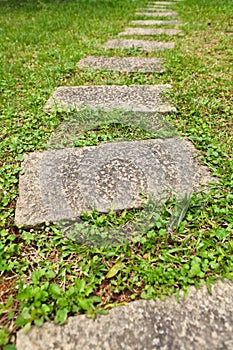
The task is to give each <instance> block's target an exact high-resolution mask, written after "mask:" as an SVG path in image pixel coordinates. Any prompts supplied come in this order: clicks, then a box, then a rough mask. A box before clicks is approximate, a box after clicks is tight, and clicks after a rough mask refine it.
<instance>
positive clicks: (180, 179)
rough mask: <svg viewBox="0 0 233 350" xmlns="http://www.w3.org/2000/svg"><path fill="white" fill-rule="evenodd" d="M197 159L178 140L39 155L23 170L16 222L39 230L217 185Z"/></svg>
mask: <svg viewBox="0 0 233 350" xmlns="http://www.w3.org/2000/svg"><path fill="white" fill-rule="evenodd" d="M194 155H195V149H194V148H193V146H192V144H191V143H189V142H187V141H184V140H178V139H175V138H168V139H164V140H163V139H154V140H143V141H122V142H117V143H106V144H102V145H99V146H91V147H82V148H66V149H56V150H52V151H44V152H43V153H39V152H33V153H31V154H29V155H27V156H26V157H25V161H24V162H23V164H22V167H23V170H24V174H23V175H21V176H20V181H19V200H18V202H17V206H16V215H15V222H16V224H17V225H19V224H20V225H23V226H35V225H37V224H40V223H42V222H46V221H50V222H58V221H60V220H64V219H74V218H77V217H78V216H79V215H80V214H81V212H85V211H87V210H93V209H94V208H96V209H97V210H98V211H99V212H108V211H110V210H111V209H113V208H114V210H122V209H129V208H133V207H141V206H142V203H143V198H142V197H141V193H144V195H145V196H151V197H152V198H153V199H154V200H158V201H160V200H161V199H162V198H165V197H166V198H167V196H170V195H171V194H172V193H173V194H177V195H178V196H184V195H185V194H186V193H190V192H191V191H192V190H193V189H194V190H195V189H197V188H198V183H199V182H200V181H201V182H204V183H207V182H209V181H211V180H212V179H211V178H210V176H209V173H208V172H207V170H206V168H204V167H200V166H199V165H198V163H197V161H196V160H194ZM29 186H30V188H29ZM28 191H29V192H28ZM144 198H145V197H144Z"/></svg>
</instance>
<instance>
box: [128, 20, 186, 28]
mask: <svg viewBox="0 0 233 350" xmlns="http://www.w3.org/2000/svg"><path fill="white" fill-rule="evenodd" d="M130 24H132V25H141V26H163V25H171V26H173V25H180V24H181V21H177V20H170V21H169V20H155V19H138V20H135V21H131V22H130Z"/></svg>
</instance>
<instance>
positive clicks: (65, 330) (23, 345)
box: [16, 280, 233, 350]
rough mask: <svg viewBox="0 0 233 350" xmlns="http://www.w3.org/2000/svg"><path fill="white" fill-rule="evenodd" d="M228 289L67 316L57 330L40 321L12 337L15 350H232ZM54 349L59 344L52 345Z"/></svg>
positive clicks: (232, 293) (232, 292)
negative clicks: (14, 340)
mask: <svg viewBox="0 0 233 350" xmlns="http://www.w3.org/2000/svg"><path fill="white" fill-rule="evenodd" d="M232 305H233V284H232V282H230V281H228V280H225V283H223V282H220V281H219V282H218V283H216V284H213V285H212V293H211V294H210V293H209V291H208V289H207V287H206V286H203V287H201V288H200V289H199V290H198V291H196V289H195V288H194V287H190V288H189V294H188V297H187V298H186V299H185V298H184V297H183V293H181V297H180V299H179V302H178V301H177V300H176V298H175V297H174V296H173V297H166V298H165V300H160V299H159V298H157V299H156V301H154V300H137V301H133V302H130V303H129V304H128V305H127V306H118V307H115V308H113V309H112V310H110V311H109V314H108V315H97V317H96V318H94V319H91V318H87V317H86V316H85V315H79V316H74V317H69V318H68V322H67V323H66V324H65V325H63V326H58V325H55V324H54V323H52V322H46V323H45V324H44V325H43V326H42V327H35V326H33V327H31V329H30V330H29V332H28V333H25V332H23V331H22V330H21V331H19V332H18V333H17V341H16V346H17V350H29V349H32V350H58V349H59V350H67V349H69V350H78V349H82V350H93V349H95V350H104V349H106V350H107V349H114V350H122V349H132V350H139V349H146V350H156V349H157V350H159V349H164V350H182V349H186V350H199V349H202V350H210V349H211V350H220V349H222V350H223V349H224V350H232V349H233V337H232V334H233V308H232ZM58 344H59V345H58Z"/></svg>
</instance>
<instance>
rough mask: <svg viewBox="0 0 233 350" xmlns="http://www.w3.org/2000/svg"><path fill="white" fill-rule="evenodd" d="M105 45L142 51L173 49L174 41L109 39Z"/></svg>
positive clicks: (112, 47) (110, 47)
mask: <svg viewBox="0 0 233 350" xmlns="http://www.w3.org/2000/svg"><path fill="white" fill-rule="evenodd" d="M105 47H107V48H109V49H133V48H137V49H139V50H142V51H147V52H150V51H157V50H164V49H173V48H174V43H171V42H169V43H168V42H158V41H149V40H135V39H112V40H109V41H107V43H106V44H105Z"/></svg>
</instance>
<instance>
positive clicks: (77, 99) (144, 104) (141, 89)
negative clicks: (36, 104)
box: [45, 84, 175, 113]
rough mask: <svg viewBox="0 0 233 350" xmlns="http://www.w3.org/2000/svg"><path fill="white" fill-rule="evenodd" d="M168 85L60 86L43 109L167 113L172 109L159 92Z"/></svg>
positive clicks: (168, 86) (163, 90)
mask: <svg viewBox="0 0 233 350" xmlns="http://www.w3.org/2000/svg"><path fill="white" fill-rule="evenodd" d="M169 88H171V85H168V84H165V85H129V86H126V85H104V86H69V87H68V86H67V87H66V86H64V87H63V86H62V87H59V88H58V89H57V90H56V91H55V92H54V93H53V96H52V97H50V99H49V100H48V102H47V104H46V105H45V109H53V108H54V107H55V106H56V108H58V109H59V110H69V109H72V108H74V107H75V108H76V109H78V108H80V107H82V106H89V107H91V108H98V107H100V108H104V109H105V110H112V109H116V108H118V109H122V110H125V111H135V112H145V113H146V112H151V113H168V112H171V111H175V109H174V108H173V107H171V106H170V105H169V104H168V103H165V102H163V101H162V99H161V97H160V95H161V93H163V92H165V91H166V90H167V89H169Z"/></svg>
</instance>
